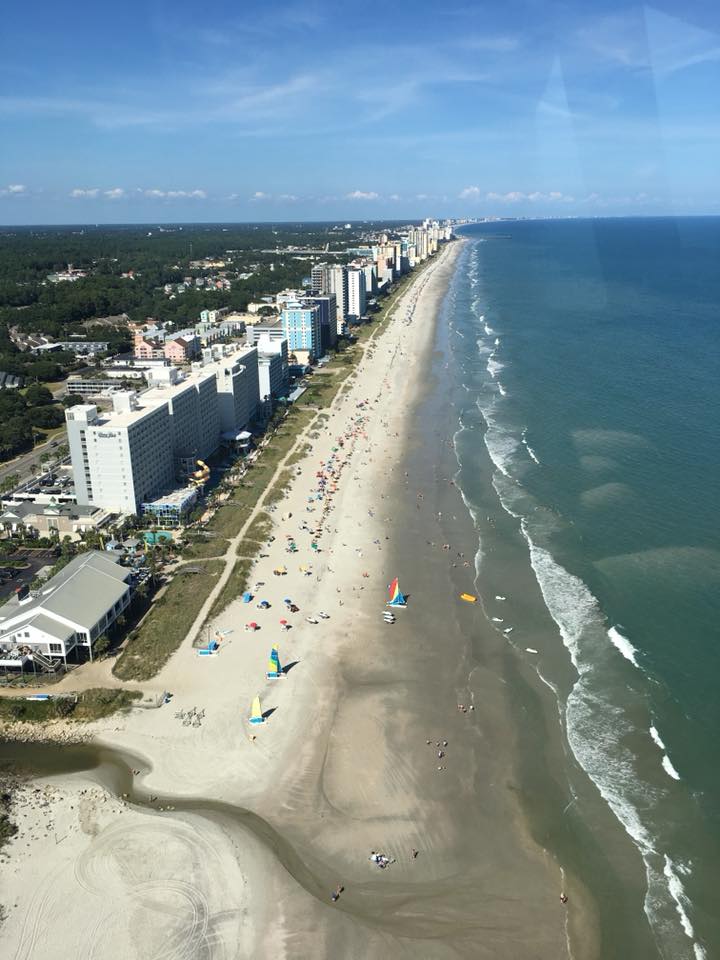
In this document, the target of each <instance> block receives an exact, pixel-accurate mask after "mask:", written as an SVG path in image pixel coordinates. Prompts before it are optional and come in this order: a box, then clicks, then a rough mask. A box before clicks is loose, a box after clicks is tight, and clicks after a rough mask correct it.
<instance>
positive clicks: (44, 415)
mask: <svg viewBox="0 0 720 960" xmlns="http://www.w3.org/2000/svg"><path fill="white" fill-rule="evenodd" d="M30 422H31V423H32V425H33V426H34V427H42V428H44V429H45V430H50V429H52V428H53V427H59V426H61V425H62V424H63V423H64V422H65V416H64V414H63V412H62V410H60V408H59V407H55V406H53V407H33V408H32V409H31V410H30Z"/></svg>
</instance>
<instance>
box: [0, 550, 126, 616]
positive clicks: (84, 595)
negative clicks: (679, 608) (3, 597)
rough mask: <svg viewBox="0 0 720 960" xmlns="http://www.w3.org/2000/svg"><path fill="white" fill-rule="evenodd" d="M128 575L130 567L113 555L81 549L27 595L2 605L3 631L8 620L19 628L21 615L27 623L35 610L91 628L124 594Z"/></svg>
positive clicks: (0, 613) (14, 598) (37, 612)
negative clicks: (121, 563) (121, 564)
mask: <svg viewBox="0 0 720 960" xmlns="http://www.w3.org/2000/svg"><path fill="white" fill-rule="evenodd" d="M129 577H130V571H129V570H128V569H127V568H126V567H121V566H120V565H119V563H118V561H117V560H116V559H115V558H114V557H112V556H111V555H109V554H107V553H103V552H102V551H100V550H89V551H88V552H87V553H81V554H80V555H79V556H77V557H73V559H72V560H71V561H70V563H68V564H67V566H65V567H63V569H62V570H61V571H60V572H59V573H56V574H55V576H54V577H51V578H50V580H48V581H47V582H46V583H44V584H42V586H41V587H40V588H39V589H38V590H37V591H35V592H34V593H32V594H31V595H30V596H29V597H28V598H27V599H25V600H18V598H17V597H13V598H12V599H11V600H8V602H7V603H6V604H4V606H3V607H1V608H0V632H2V631H3V629H4V625H5V624H6V623H8V621H13V626H12V629H13V630H15V629H17V626H18V623H17V621H18V617H19V616H20V615H22V619H23V622H25V623H27V622H28V620H29V619H30V615H31V614H32V613H35V615H36V616H37V615H39V614H45V615H48V616H49V617H50V619H51V620H52V621H53V622H55V621H56V620H57V619H58V618H59V619H61V620H65V621H69V622H70V623H71V624H72V623H77V624H80V625H81V626H82V627H85V628H86V629H87V630H90V629H92V627H94V626H95V624H96V623H97V622H98V620H100V619H101V618H102V617H103V616H104V615H105V614H106V613H107V611H108V610H110V609H111V608H112V607H113V606H114V605H115V604H116V603H117V601H118V600H120V598H121V597H122V596H123V594H124V593H125V591H126V590H127V580H128V579H129ZM55 629H57V627H56V628H55Z"/></svg>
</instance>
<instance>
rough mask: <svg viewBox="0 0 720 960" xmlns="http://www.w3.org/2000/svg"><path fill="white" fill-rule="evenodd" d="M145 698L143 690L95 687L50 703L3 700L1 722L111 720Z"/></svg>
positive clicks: (52, 700)
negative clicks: (121, 711) (136, 701)
mask: <svg viewBox="0 0 720 960" xmlns="http://www.w3.org/2000/svg"><path fill="white" fill-rule="evenodd" d="M141 697H142V692H141V691H140V690H110V689H104V688H102V687H94V688H92V689H90V690H83V691H82V693H77V694H71V695H68V696H62V697H60V696H58V697H52V698H51V699H49V700H25V699H24V698H21V697H2V698H0V721H2V722H5V723H8V722H10V723H12V722H14V721H18V720H21V721H23V722H24V723H46V722H48V721H50V720H58V719H61V720H77V721H82V722H88V721H90V720H100V719H102V718H103V717H108V716H110V715H111V714H113V713H116V712H117V711H118V710H124V709H125V708H127V707H130V706H132V704H133V702H134V701H135V700H139V699H140V698H141Z"/></svg>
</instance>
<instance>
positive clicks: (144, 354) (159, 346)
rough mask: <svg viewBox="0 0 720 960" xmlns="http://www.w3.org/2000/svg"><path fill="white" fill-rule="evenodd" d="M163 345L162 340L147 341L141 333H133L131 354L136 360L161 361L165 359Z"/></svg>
mask: <svg viewBox="0 0 720 960" xmlns="http://www.w3.org/2000/svg"><path fill="white" fill-rule="evenodd" d="M164 347H165V344H164V343H163V342H162V340H154V339H150V340H147V339H146V338H145V337H144V336H143V333H142V331H138V330H136V331H135V336H134V338H133V353H134V354H135V357H136V359H138V360H162V359H163V358H164V357H165V350H164Z"/></svg>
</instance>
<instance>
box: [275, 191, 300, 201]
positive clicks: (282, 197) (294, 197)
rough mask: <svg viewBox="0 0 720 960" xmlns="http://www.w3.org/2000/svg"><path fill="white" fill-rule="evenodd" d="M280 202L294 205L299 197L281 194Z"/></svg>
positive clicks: (291, 194) (292, 194)
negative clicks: (283, 201)
mask: <svg viewBox="0 0 720 960" xmlns="http://www.w3.org/2000/svg"><path fill="white" fill-rule="evenodd" d="M278 200H285V201H286V202H287V203H294V202H295V201H296V200H297V197H296V196H295V194H294V193H281V194H280V196H279V197H278Z"/></svg>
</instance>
